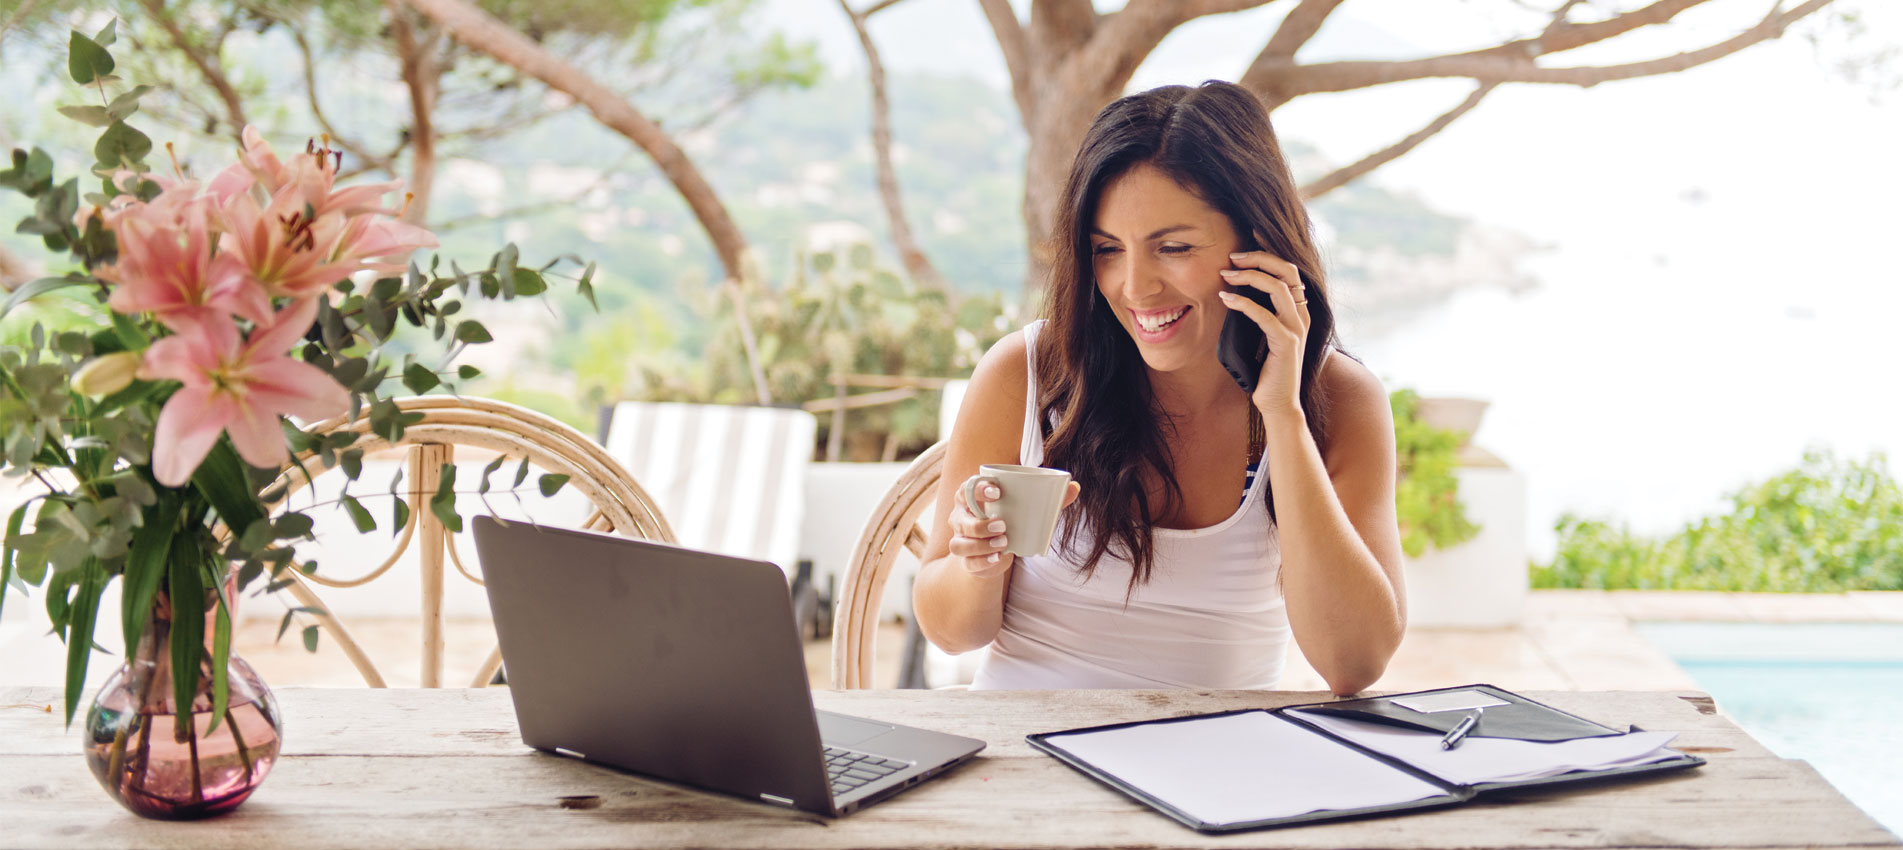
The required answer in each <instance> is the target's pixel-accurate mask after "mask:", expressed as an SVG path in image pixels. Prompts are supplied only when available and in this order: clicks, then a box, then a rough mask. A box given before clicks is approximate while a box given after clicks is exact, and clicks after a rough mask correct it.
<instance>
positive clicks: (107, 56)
mask: <svg viewBox="0 0 1903 850" xmlns="http://www.w3.org/2000/svg"><path fill="white" fill-rule="evenodd" d="M66 46H67V58H66V70H67V73H69V74H71V75H72V77H73V82H75V83H78V84H80V85H82V86H84V85H90V84H91V83H92V82H93V81H94V80H97V79H99V77H101V76H102V75H106V74H110V73H112V69H113V63H112V54H111V53H107V52H106V48H104V47H101V46H100V45H99V42H96V41H94V40H92V39H90V38H87V37H86V36H84V35H81V34H80V33H79V31H78V30H74V31H73V34H72V37H71V38H69V39H67V43H66Z"/></svg>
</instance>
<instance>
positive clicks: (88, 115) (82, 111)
mask: <svg viewBox="0 0 1903 850" xmlns="http://www.w3.org/2000/svg"><path fill="white" fill-rule="evenodd" d="M59 114H61V115H64V116H66V117H68V118H71V119H73V120H74V121H78V122H80V123H82V124H89V125H91V126H94V127H105V126H108V125H110V124H111V123H112V122H114V121H117V120H119V119H120V118H124V117H125V116H123V115H113V114H112V113H111V112H109V111H107V108H106V107H104V106H62V107H60V108H59Z"/></svg>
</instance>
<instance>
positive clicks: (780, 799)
mask: <svg viewBox="0 0 1903 850" xmlns="http://www.w3.org/2000/svg"><path fill="white" fill-rule="evenodd" d="M760 799H762V800H765V801H767V802H769V803H778V804H780V805H782V806H785V807H787V808H789V809H790V808H793V801H792V800H788V799H787V798H785V797H780V796H776V795H773V794H768V793H766V792H764V791H762V792H760Z"/></svg>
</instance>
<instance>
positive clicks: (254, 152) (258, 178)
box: [208, 125, 403, 219]
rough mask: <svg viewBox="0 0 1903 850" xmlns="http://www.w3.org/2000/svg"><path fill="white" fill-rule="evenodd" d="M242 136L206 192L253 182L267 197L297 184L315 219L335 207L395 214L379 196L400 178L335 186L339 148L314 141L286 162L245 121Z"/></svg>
mask: <svg viewBox="0 0 1903 850" xmlns="http://www.w3.org/2000/svg"><path fill="white" fill-rule="evenodd" d="M242 139H243V145H242V146H241V147H240V150H239V152H238V162H236V163H234V164H233V165H232V166H231V167H229V168H226V169H225V170H224V172H222V173H220V174H219V175H218V177H217V178H216V179H214V180H212V182H211V186H210V187H209V190H208V191H209V193H210V194H211V195H212V196H213V197H215V198H218V199H219V200H220V201H223V200H226V199H229V198H230V197H231V196H233V195H236V194H239V193H241V192H246V191H248V190H250V188H251V186H252V185H253V184H254V183H255V184H256V185H258V186H261V187H263V189H264V194H265V195H266V196H269V197H271V198H274V199H275V198H277V197H278V196H279V195H280V193H282V192H284V190H285V188H286V187H295V192H296V193H297V195H298V196H299V200H300V201H301V202H302V205H303V206H308V207H310V208H311V209H312V211H313V212H312V215H311V218H313V219H322V218H324V217H326V216H328V215H330V214H331V213H335V212H341V213H343V214H344V215H346V216H356V215H360V214H363V213H371V212H382V213H386V214H395V213H393V212H392V211H390V210H385V209H383V208H382V204H383V196H384V195H387V194H389V193H391V192H394V191H396V190H398V189H401V188H403V181H401V180H391V181H389V182H385V183H366V184H364V185H361V186H351V187H348V188H345V189H338V188H336V182H337V169H338V167H339V165H340V164H341V162H342V159H341V156H342V155H341V154H340V153H338V152H337V151H333V150H331V149H330V148H329V147H321V148H320V147H316V146H315V145H313V146H312V147H311V148H309V149H307V150H306V151H305V152H304V153H299V154H292V155H291V157H290V161H289V162H284V161H280V160H279V159H278V158H277V154H275V153H273V152H272V151H271V145H270V143H268V142H266V141H265V140H264V134H263V133H261V132H259V131H258V128H257V127H256V126H253V125H246V126H245V128H244V132H243V134H242Z"/></svg>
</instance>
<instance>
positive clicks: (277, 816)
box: [0, 688, 1903, 850]
mask: <svg viewBox="0 0 1903 850" xmlns="http://www.w3.org/2000/svg"><path fill="white" fill-rule="evenodd" d="M1529 696H1532V697H1533V698H1534V699H1537V700H1540V701H1542V702H1546V703H1548V704H1550V705H1553V706H1556V707H1559V708H1562V709H1565V710H1568V711H1572V712H1574V713H1576V714H1580V715H1583V716H1585V717H1588V718H1592V719H1594V720H1598V721H1601V722H1604V723H1607V724H1608V725H1619V726H1623V725H1624V724H1628V723H1635V724H1638V725H1639V726H1642V727H1644V728H1646V729H1650V730H1660V731H1664V730H1669V731H1675V732H1678V733H1679V737H1678V739H1677V741H1676V743H1675V745H1676V746H1678V747H1679V748H1681V749H1684V750H1686V751H1689V752H1693V753H1697V754H1699V755H1702V756H1704V757H1705V758H1706V759H1708V760H1709V761H1710V763H1709V764H1708V765H1706V766H1705V767H1702V768H1699V769H1696V770H1691V771H1685V772H1681V773H1674V774H1670V775H1666V776H1659V777H1653V778H1648V779H1641V780H1638V781H1634V782H1628V783H1622V784H1599V785H1593V786H1588V787H1575V788H1571V789H1566V790H1552V791H1540V792H1532V791H1528V792H1517V793H1505V794H1498V795H1495V796H1492V797H1490V798H1483V800H1477V801H1475V802H1472V803H1469V804H1467V805H1464V806H1456V807H1453V808H1449V809H1443V810H1438V811H1431V812H1422V813H1418V814H1411V815H1404V816H1394V817H1383V818H1372V819H1363V820H1356V821H1345V822H1336V823H1331V824H1317V825H1312V826H1303V827H1294V828H1286V829H1274V830H1267V831H1258V832H1249V833H1237V834H1230V835H1203V834H1199V833H1197V832H1194V831H1191V830H1189V829H1185V828H1184V827H1182V826H1179V825H1177V824H1176V823H1175V822H1174V821H1171V820H1169V819H1167V818H1165V817H1163V816H1162V815H1159V814H1156V813H1154V812H1152V811H1150V810H1149V809H1147V808H1144V807H1142V806H1140V805H1138V804H1136V803H1133V802H1131V801H1130V800H1128V799H1126V798H1124V797H1123V796H1121V795H1119V794H1117V793H1115V792H1113V791H1111V790H1110V789H1108V788H1105V787H1104V786H1101V785H1099V784H1097V783H1096V782H1093V781H1091V780H1090V779H1087V778H1085V777H1084V776H1083V775H1081V774H1078V773H1076V772H1074V771H1072V770H1071V769H1069V768H1067V767H1065V766H1063V765H1062V764H1059V763H1058V762H1056V761H1055V760H1053V759H1051V758H1049V757H1047V756H1045V755H1043V754H1041V753H1038V752H1037V751H1035V750H1033V749H1032V748H1031V747H1030V746H1028V745H1027V744H1025V743H1024V736H1025V735H1026V734H1027V733H1031V732H1043V731H1052V730H1055V729H1063V728H1070V727H1075V726H1083V725H1090V724H1098V723H1108V722H1115V721H1123V720H1135V719H1142V718H1152V717H1168V716H1175V715H1181V714H1188V713H1196V712H1206V711H1222V710H1229V709H1235V708H1247V707H1276V706H1281V705H1292V704H1296V703H1300V702H1313V701H1317V700H1320V699H1324V698H1326V695H1325V694H1315V693H1291V692H1249V691H1222V692H1193V691H1069V692H1064V691H1028V692H995V691H994V692H954V691H858V692H838V691H816V692H815V693H814V700H815V702H817V703H818V705H819V706H820V707H821V708H826V709H832V710H835V711H842V712H847V713H851V714H858V715H862V716H866V717H872V718H878V719H884V720H891V721H898V722H904V723H909V724H913V725H917V726H922V727H925V728H928V729H940V730H944V731H948V732H956V733H959V734H963V735H970V736H972V737H975V738H980V739H983V740H985V741H988V742H989V743H990V746H989V747H988V748H987V749H986V750H985V751H984V752H983V753H981V754H980V755H979V757H978V758H977V759H976V760H974V761H973V762H971V763H969V764H967V765H965V766H963V767H961V768H959V769H957V770H956V771H954V772H952V773H951V774H949V775H947V776H945V777H943V778H940V779H935V780H932V781H931V782H928V783H925V784H923V785H920V786H919V787H917V788H914V789H912V790H910V791H907V792H905V793H903V794H901V795H899V796H897V797H894V798H892V799H890V800H888V801H885V802H883V803H880V804H878V805H875V806H873V807H871V808H868V809H866V810H865V811H862V812H859V813H857V814H854V815H851V816H849V817H846V818H842V819H839V820H829V819H826V818H821V817H816V816H813V815H808V814H804V813H800V812H792V811H788V810H785V809H781V808H776V807H773V806H768V805H766V804H762V803H752V802H746V801H742V800H738V799H733V798H728V797H723V796H719V795H714V794H707V793H702V792H698V791H693V790H688V789H684V788H679V787H674V786H670V785H666V784H663V783H659V782H653V781H649V780H647V779H643V778H641V777H638V776H634V775H631V774H627V773H623V772H619V771H614V770H609V769H606V768H602V767H596V766H592V765H588V764H584V763H580V762H576V761H573V760H570V759H565V758H561V757H556V756H548V755H543V754H540V753H537V752H535V751H534V750H531V749H529V748H527V747H524V746H523V745H522V742H521V740H520V739H519V738H518V737H517V734H516V728H515V717H514V713H513V710H512V708H511V706H510V702H509V695H508V693H507V692H506V691H505V690H502V689H491V690H427V691H426V690H368V689H348V690H327V689H295V688H293V689H285V690H283V691H280V692H279V694H278V697H279V701H280V706H281V709H282V711H283V715H284V718H285V750H284V754H283V757H282V758H281V759H280V761H279V762H278V765H277V767H276V769H275V770H274V771H273V773H272V775H271V777H270V778H269V779H268V780H266V781H265V783H264V786H263V787H262V788H260V789H259V791H258V792H257V794H256V795H254V796H253V797H252V798H251V800H250V801H248V802H247V803H246V804H245V805H244V806H243V808H241V809H239V810H238V811H237V812H235V813H233V814H231V815H229V816H226V817H224V818H221V819H216V820H211V821H201V822H194V823H158V822H152V821H146V820H141V819H139V818H137V817H135V816H133V815H131V814H128V813H126V812H125V811H123V810H121V809H120V808H119V807H118V806H117V805H116V804H114V803H113V802H112V801H111V800H110V799H108V798H107V797H106V795H105V793H104V792H102V791H101V790H100V789H99V787H98V785H97V784H96V783H95V782H94V781H93V777H92V774H91V773H90V772H88V770H87V769H86V765H85V762H84V760H83V759H82V758H81V757H80V755H79V740H78V734H79V732H78V729H77V728H75V729H73V730H71V731H68V730H65V729H62V728H61V724H60V719H59V714H58V703H59V693H58V691H57V689H54V688H6V689H0V847H59V848H84V847H153V848H166V847H179V848H189V849H190V850H219V848H240V847H242V848H296V847H374V848H411V847H536V848H562V847H1085V846H1103V845H1114V846H1119V847H1197V846H1212V845H1235V846H1252V847H1330V848H1332V847H1393V848H1438V847H1448V848H1454V847H1458V848H1486V847H1594V848H1605V847H1672V848H1699V847H1875V846H1885V847H1896V846H1903V845H1899V842H1898V841H1897V838H1896V837H1895V836H1894V835H1891V834H1890V833H1889V832H1888V831H1887V830H1885V829H1883V828H1882V827H1881V826H1879V825H1878V824H1877V823H1875V822H1874V821H1873V820H1871V818H1870V817H1869V816H1868V815H1866V814H1864V813H1863V812H1862V811H1860V810H1859V809H1857V808H1856V807H1855V806H1854V805H1852V804H1851V803H1850V802H1849V801H1848V800H1846V799H1845V798H1844V796H1843V795H1842V794H1840V793H1838V792H1837V790H1836V789H1834V788H1832V787H1831V785H1830V783H1828V782H1826V781H1825V780H1824V779H1823V778H1822V777H1820V776H1819V775H1818V774H1817V772H1816V771H1814V770H1812V769H1811V768H1810V766H1809V765H1807V764H1805V763H1804V762H1801V761H1791V760H1786V759H1781V758H1778V757H1776V756H1774V755H1772V754H1771V753H1770V752H1769V751H1767V750H1766V749H1765V748H1764V747H1763V746H1762V745H1760V744H1759V743H1758V742H1756V741H1754V740H1752V738H1751V737H1750V736H1749V735H1747V734H1745V733H1744V732H1743V731H1741V730H1740V729H1739V728H1738V727H1737V726H1736V725H1734V724H1732V723H1731V722H1730V721H1729V720H1727V719H1725V718H1724V717H1722V716H1719V715H1718V714H1716V713H1715V711H1714V709H1713V707H1712V703H1711V700H1710V699H1709V698H1707V697H1705V696H1704V695H1702V694H1691V693H1686V694H1673V693H1659V692H1613V693H1573V692H1542V693H1533V694H1529ZM46 706H53V707H54V712H52V713H49V712H47V711H45V710H44V708H45V707H46ZM1263 769H1264V770H1278V769H1300V768H1299V766H1279V765H1264V766H1263Z"/></svg>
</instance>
